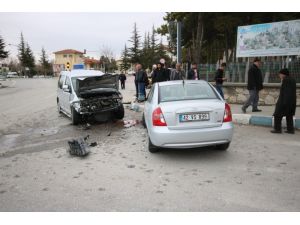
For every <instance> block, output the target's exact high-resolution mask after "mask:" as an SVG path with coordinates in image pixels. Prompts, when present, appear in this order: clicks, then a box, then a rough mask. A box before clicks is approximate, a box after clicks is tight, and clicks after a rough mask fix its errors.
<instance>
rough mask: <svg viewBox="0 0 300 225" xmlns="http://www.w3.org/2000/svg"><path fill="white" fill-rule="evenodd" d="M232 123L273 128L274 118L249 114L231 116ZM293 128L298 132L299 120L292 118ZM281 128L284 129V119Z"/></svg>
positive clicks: (299, 127)
mask: <svg viewBox="0 0 300 225" xmlns="http://www.w3.org/2000/svg"><path fill="white" fill-rule="evenodd" d="M232 121H233V122H234V123H237V124H243V125H256V126H266V127H273V124H274V118H273V117H272V116H254V115H250V114H232ZM294 126H295V128H296V129H299V130H300V119H296V118H295V117H294ZM282 127H284V128H285V127H286V121H285V117H284V118H283V120H282Z"/></svg>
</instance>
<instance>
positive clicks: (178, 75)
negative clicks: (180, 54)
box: [170, 63, 185, 80]
mask: <svg viewBox="0 0 300 225" xmlns="http://www.w3.org/2000/svg"><path fill="white" fill-rule="evenodd" d="M184 79H185V74H184V71H183V70H182V69H181V63H176V69H172V71H171V75H170V80H184Z"/></svg>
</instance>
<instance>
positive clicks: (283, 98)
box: [271, 69, 296, 134]
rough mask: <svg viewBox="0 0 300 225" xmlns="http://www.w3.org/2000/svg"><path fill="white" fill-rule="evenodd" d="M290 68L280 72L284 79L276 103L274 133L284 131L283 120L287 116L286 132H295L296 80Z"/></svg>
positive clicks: (281, 77)
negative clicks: (290, 72)
mask: <svg viewBox="0 0 300 225" xmlns="http://www.w3.org/2000/svg"><path fill="white" fill-rule="evenodd" d="M289 75H290V74H289V71H288V69H282V70H280V72H279V77H280V79H281V81H282V84H281V88H280V93H279V98H278V100H277V103H276V107H275V112H274V114H273V116H274V130H272V131H271V132H272V133H282V130H281V120H282V117H284V116H285V117H286V126H287V131H285V132H286V133H289V134H294V133H295V128H294V121H293V116H294V115H295V112H296V81H295V79H294V78H292V77H290V76H289Z"/></svg>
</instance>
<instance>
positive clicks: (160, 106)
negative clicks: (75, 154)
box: [143, 80, 233, 153]
mask: <svg viewBox="0 0 300 225" xmlns="http://www.w3.org/2000/svg"><path fill="white" fill-rule="evenodd" d="M143 124H144V126H145V127H146V128H147V131H148V136H149V140H148V143H149V144H148V148H149V151H150V152H152V153H153V152H157V151H158V150H159V149H160V148H194V147H202V146H216V148H217V149H221V150H226V149H227V148H228V147H229V145H230V142H231V140H232V136H233V123H232V115H231V110H230V106H229V105H228V104H227V103H226V102H225V101H224V100H223V99H222V97H221V96H220V95H219V94H218V93H217V91H216V89H215V88H214V87H213V86H212V85H211V84H209V83H208V82H206V81H202V80H200V81H192V80H184V81H182V80H181V81H167V82H159V83H155V84H154V85H153V86H152V88H151V90H150V92H149V95H148V99H147V101H146V102H145V108H144V114H143Z"/></svg>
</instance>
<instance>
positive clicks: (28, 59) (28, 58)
mask: <svg viewBox="0 0 300 225" xmlns="http://www.w3.org/2000/svg"><path fill="white" fill-rule="evenodd" d="M25 66H26V67H27V68H28V69H29V74H28V76H33V75H34V74H35V59H34V55H33V52H32V50H31V48H30V46H29V44H28V43H26V48H25Z"/></svg>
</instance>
